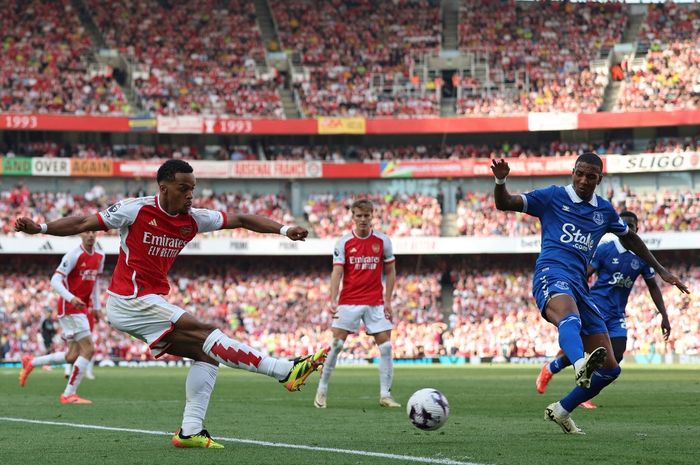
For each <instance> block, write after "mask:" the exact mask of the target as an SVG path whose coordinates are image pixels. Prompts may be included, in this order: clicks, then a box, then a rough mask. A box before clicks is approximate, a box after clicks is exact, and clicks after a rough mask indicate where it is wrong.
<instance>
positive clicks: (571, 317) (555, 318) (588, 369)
mask: <svg viewBox="0 0 700 465" xmlns="http://www.w3.org/2000/svg"><path fill="white" fill-rule="evenodd" d="M545 316H546V318H547V320H548V321H550V322H553V323H555V324H556V325H557V327H558V328H559V346H560V347H561V349H562V350H563V351H564V354H566V356H567V358H568V359H569V360H572V361H573V365H574V370H575V373H576V384H578V385H580V386H583V387H588V386H590V377H591V376H592V374H593V372H594V371H595V370H596V369H597V368H599V367H600V366H602V364H603V360H604V359H605V356H606V354H607V351H606V349H605V348H604V347H596V348H595V349H594V350H593V351H592V352H591V353H589V354H587V355H586V354H585V353H584V347H583V340H582V339H581V316H580V314H579V311H578V307H577V306H576V301H575V300H574V298H573V297H572V296H571V295H569V294H564V293H561V294H556V295H554V296H553V297H552V298H551V299H550V300H549V301H548V302H547V304H546V307H545Z"/></svg>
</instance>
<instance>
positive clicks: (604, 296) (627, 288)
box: [591, 240, 656, 319]
mask: <svg viewBox="0 0 700 465" xmlns="http://www.w3.org/2000/svg"><path fill="white" fill-rule="evenodd" d="M591 266H592V267H593V268H594V269H595V270H596V272H597V274H598V279H597V280H596V282H595V284H594V285H593V287H592V288H591V296H592V297H593V301H594V302H595V304H596V305H597V306H598V309H599V310H600V311H601V313H602V314H603V317H604V318H606V319H607V318H622V317H624V316H625V307H626V306H627V299H629V297H630V292H631V291H632V286H633V285H634V282H635V281H636V279H637V276H639V275H640V274H641V275H642V276H644V279H651V278H653V277H654V276H655V275H656V273H655V272H654V269H653V268H652V267H650V266H649V265H647V263H646V262H645V261H644V260H642V259H641V258H639V257H638V256H637V255H635V254H634V253H633V252H630V251H629V250H627V249H625V248H624V247H623V246H622V244H620V241H618V240H614V241H610V242H607V243H605V244H602V245H601V246H600V247H598V250H596V252H595V255H594V256H593V260H591Z"/></svg>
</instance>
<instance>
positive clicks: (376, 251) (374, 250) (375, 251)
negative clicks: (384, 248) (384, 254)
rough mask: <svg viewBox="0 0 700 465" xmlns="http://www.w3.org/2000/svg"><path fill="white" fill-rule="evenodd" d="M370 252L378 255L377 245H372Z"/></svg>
mask: <svg viewBox="0 0 700 465" xmlns="http://www.w3.org/2000/svg"><path fill="white" fill-rule="evenodd" d="M372 252H374V253H379V244H372Z"/></svg>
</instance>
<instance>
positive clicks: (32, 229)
mask: <svg viewBox="0 0 700 465" xmlns="http://www.w3.org/2000/svg"><path fill="white" fill-rule="evenodd" d="M15 231H17V232H23V233H27V234H39V233H40V232H41V227H40V226H39V225H38V224H36V223H35V222H34V221H33V220H31V219H30V218H25V217H22V218H17V221H15Z"/></svg>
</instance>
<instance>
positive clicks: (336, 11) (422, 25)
mask: <svg viewBox="0 0 700 465" xmlns="http://www.w3.org/2000/svg"><path fill="white" fill-rule="evenodd" d="M270 7H271V10H272V14H273V16H274V19H275V24H276V26H277V32H278V34H279V37H280V40H281V42H282V48H283V49H284V50H285V51H286V52H287V53H288V54H290V55H291V58H292V61H293V62H297V63H298V64H299V65H300V66H301V68H302V69H301V70H297V72H296V73H295V74H294V82H293V85H294V89H295V90H296V92H297V96H298V98H299V104H300V107H301V111H302V113H303V115H304V116H306V117H313V116H324V115H332V116H397V117H412V116H425V115H437V114H438V113H439V112H438V105H437V102H438V99H437V92H436V91H435V89H434V88H433V89H430V88H428V86H426V85H424V83H421V82H420V79H419V77H418V76H414V75H413V74H412V71H413V63H414V60H415V58H416V57H419V56H421V55H423V54H425V53H426V52H431V51H437V50H439V48H440V40H441V30H442V22H441V18H440V8H439V2H437V1H435V0H396V1H392V2H375V1H371V0H357V1H353V2H348V1H342V0H336V1H324V0H291V1H288V0H271V1H270Z"/></svg>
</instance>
